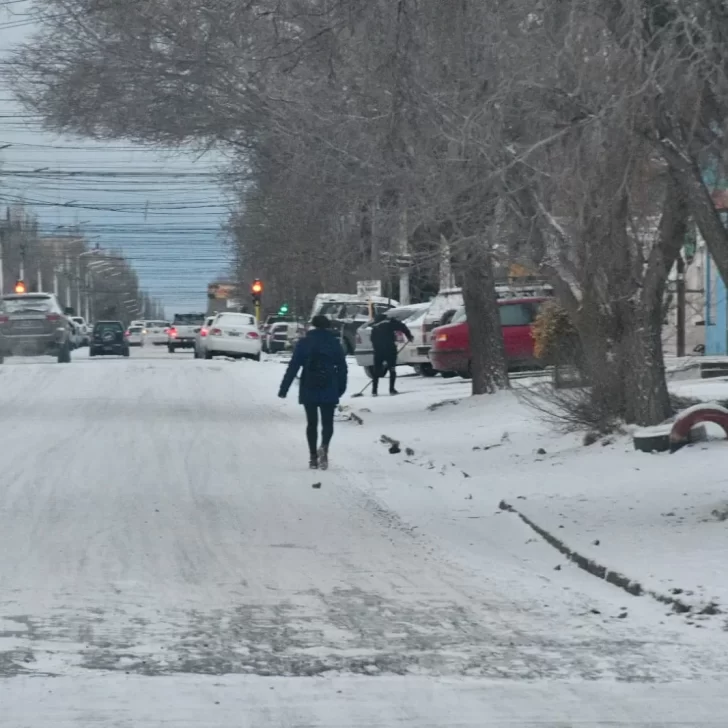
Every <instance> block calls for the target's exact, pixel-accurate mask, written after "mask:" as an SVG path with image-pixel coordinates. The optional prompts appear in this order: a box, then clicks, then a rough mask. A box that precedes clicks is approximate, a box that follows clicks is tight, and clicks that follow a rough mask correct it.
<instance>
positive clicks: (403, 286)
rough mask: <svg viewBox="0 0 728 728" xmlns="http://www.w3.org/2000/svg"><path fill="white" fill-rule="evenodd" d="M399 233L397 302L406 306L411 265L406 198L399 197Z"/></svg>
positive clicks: (408, 299)
mask: <svg viewBox="0 0 728 728" xmlns="http://www.w3.org/2000/svg"><path fill="white" fill-rule="evenodd" d="M399 204H400V210H399V231H398V235H397V237H398V248H399V251H398V255H397V263H398V265H399V302H400V304H401V305H402V306H406V305H407V304H409V302H410V265H411V263H412V261H411V258H410V254H409V238H408V235H407V198H406V197H405V196H404V195H400V198H399Z"/></svg>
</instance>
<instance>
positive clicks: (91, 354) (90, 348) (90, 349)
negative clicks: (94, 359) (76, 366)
mask: <svg viewBox="0 0 728 728" xmlns="http://www.w3.org/2000/svg"><path fill="white" fill-rule="evenodd" d="M88 355H89V356H96V349H94V348H93V346H90V347H89V350H88Z"/></svg>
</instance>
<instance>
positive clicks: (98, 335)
mask: <svg viewBox="0 0 728 728" xmlns="http://www.w3.org/2000/svg"><path fill="white" fill-rule="evenodd" d="M125 331H126V329H125V328H124V324H122V323H121V321H97V322H96V323H95V324H94V330H93V333H92V334H91V343H90V344H89V349H88V354H89V356H103V355H104V354H116V355H117V356H129V342H128V341H127V340H126V339H125V338H124V332H125Z"/></svg>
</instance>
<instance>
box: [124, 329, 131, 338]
mask: <svg viewBox="0 0 728 728" xmlns="http://www.w3.org/2000/svg"><path fill="white" fill-rule="evenodd" d="M124 336H126V338H127V339H128V338H129V337H130V336H131V331H125V332H124Z"/></svg>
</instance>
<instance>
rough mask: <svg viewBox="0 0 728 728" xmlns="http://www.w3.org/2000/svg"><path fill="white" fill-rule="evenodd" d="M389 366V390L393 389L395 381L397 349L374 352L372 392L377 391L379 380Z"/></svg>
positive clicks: (375, 392)
mask: <svg viewBox="0 0 728 728" xmlns="http://www.w3.org/2000/svg"><path fill="white" fill-rule="evenodd" d="M387 368H389V391H390V392H393V391H394V384H395V382H396V381H397V350H396V349H390V350H385V351H375V352H374V371H373V372H372V374H373V375H374V376H373V377H372V394H377V392H378V391H379V380H380V379H381V378H382V377H384V376H386V374H387Z"/></svg>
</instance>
